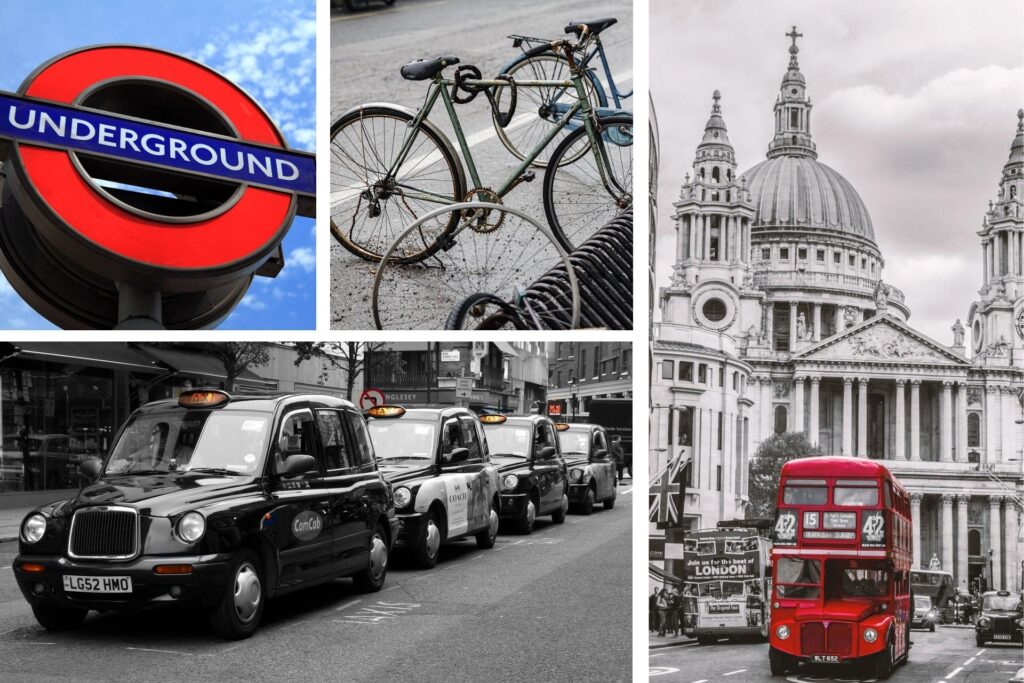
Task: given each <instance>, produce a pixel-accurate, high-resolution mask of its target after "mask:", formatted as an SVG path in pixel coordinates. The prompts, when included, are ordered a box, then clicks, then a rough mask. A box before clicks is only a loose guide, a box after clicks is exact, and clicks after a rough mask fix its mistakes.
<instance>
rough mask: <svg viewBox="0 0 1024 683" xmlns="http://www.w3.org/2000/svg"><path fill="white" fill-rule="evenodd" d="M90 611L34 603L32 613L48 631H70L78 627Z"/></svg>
mask: <svg viewBox="0 0 1024 683" xmlns="http://www.w3.org/2000/svg"><path fill="white" fill-rule="evenodd" d="M88 613H89V610H87V609H75V608H73V607H58V606H56V605H48V604H45V603H38V604H35V605H32V614H34V615H35V617H36V621H38V622H39V625H40V626H42V627H43V628H45V629H46V630H47V631H68V630H70V629H73V628H78V627H79V626H81V625H82V622H83V621H85V615H87V614H88Z"/></svg>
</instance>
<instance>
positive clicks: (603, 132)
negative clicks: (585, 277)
mask: <svg viewBox="0 0 1024 683" xmlns="http://www.w3.org/2000/svg"><path fill="white" fill-rule="evenodd" d="M625 126H628V127H629V133H628V140H629V144H628V145H625V144H619V143H618V142H616V143H615V144H612V145H610V146H609V145H607V143H606V138H607V139H608V140H613V139H617V138H619V139H623V140H624V139H626V134H625V133H622V132H621V131H622V129H623V127H625ZM597 128H598V130H597V133H598V139H599V143H600V144H601V145H602V146H603V147H604V148H605V149H606V151H607V150H610V149H612V148H620V149H621V148H624V147H627V146H628V147H629V148H630V153H629V165H628V171H627V172H625V173H622V174H619V175H622V176H623V178H621V179H619V180H618V182H619V184H620V185H622V186H623V189H624V190H625V193H626V194H625V197H623V200H624V201H626V202H628V204H627V205H626V206H620V205H619V204H618V203H616V201H614V199H613V197H612V196H611V195H610V194H609V193H608V190H607V188H605V187H604V186H603V185H599V186H595V188H592V194H593V196H594V197H596V198H598V199H600V198H601V197H603V198H605V199H607V203H606V204H603V205H602V206H600V208H596V209H594V210H592V211H591V212H590V215H581V216H580V217H579V219H578V221H573V222H577V223H580V224H581V226H582V227H579V228H577V227H573V226H572V225H571V222H570V220H569V218H568V216H567V212H566V211H565V210H563V211H561V212H560V211H559V210H558V204H559V203H560V202H558V201H556V199H555V196H556V190H555V182H556V181H557V180H558V178H559V174H562V177H563V178H564V177H565V176H566V175H567V174H572V173H573V172H574V171H575V170H576V169H573V168H570V166H571V164H567V163H564V162H562V161H561V158H562V157H563V156H567V155H570V154H573V151H572V149H573V145H578V144H580V142H581V138H586V137H587V129H586V127H584V126H580V127H579V128H577V129H576V130H574V131H573V132H572V133H571V134H569V135H567V136H566V137H565V139H564V140H562V142H561V143H560V144H559V145H558V148H557V149H555V152H554V154H552V155H551V161H552V163H549V164H548V167H547V171H546V172H545V174H544V190H543V195H544V213H545V215H546V216H547V219H548V225H549V226H550V227H551V232H552V233H553V234H554V236H555V239H557V240H558V243H559V244H560V245H561V246H562V248H563V249H565V250H566V251H568V252H571V251H573V250H574V249H575V248H576V247H577V246H578V245H579V244H582V243H583V242H584V241H585V240H586V239H587V238H588V237H590V236H591V235H593V234H594V233H595V232H597V230H598V229H599V228H600V227H601V226H602V225H604V224H605V223H607V222H609V221H610V220H611V219H612V218H614V217H615V216H616V215H618V214H619V213H621V212H622V211H625V210H626V209H628V208H630V207H631V206H632V205H633V204H632V200H633V196H632V192H633V172H632V139H633V137H632V128H633V115H632V114H629V113H626V112H622V113H617V114H610V115H605V116H598V117H597ZM617 131H619V132H617ZM582 146H583V148H584V151H585V152H592V151H593V150H592V145H591V144H590V141H589V140H586V142H585V143H584V144H583V145H582ZM593 156H594V155H593V154H586V153H585V154H583V155H582V156H580V157H578V160H577V161H576V162H573V163H575V164H581V165H582V162H587V161H588V160H589V159H591V158H592V157H593ZM607 156H608V157H609V158H610V157H611V154H610V152H608V154H607ZM594 168H595V171H594V173H593V174H588V173H584V174H580V175H585V176H587V177H589V178H591V179H592V180H595V181H599V178H600V176H598V175H597V171H596V166H595V167H594ZM607 170H608V169H606V171H607ZM611 170H612V172H614V171H615V169H611ZM576 184H578V185H583V183H582V182H577V183H576ZM566 194H567V195H572V194H573V193H572V192H566ZM560 214H561V215H560ZM567 228H571V229H567Z"/></svg>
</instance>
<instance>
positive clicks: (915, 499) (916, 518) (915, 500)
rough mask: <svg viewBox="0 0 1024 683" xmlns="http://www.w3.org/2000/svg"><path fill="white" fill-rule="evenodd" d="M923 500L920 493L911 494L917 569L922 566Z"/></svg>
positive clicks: (911, 515) (911, 514) (911, 516)
mask: <svg viewBox="0 0 1024 683" xmlns="http://www.w3.org/2000/svg"><path fill="white" fill-rule="evenodd" d="M921 498H923V495H922V494H920V493H911V494H910V522H911V524H912V525H913V527H914V537H913V542H914V562H913V565H912V566H913V567H914V568H915V569H916V568H918V567H920V566H921Z"/></svg>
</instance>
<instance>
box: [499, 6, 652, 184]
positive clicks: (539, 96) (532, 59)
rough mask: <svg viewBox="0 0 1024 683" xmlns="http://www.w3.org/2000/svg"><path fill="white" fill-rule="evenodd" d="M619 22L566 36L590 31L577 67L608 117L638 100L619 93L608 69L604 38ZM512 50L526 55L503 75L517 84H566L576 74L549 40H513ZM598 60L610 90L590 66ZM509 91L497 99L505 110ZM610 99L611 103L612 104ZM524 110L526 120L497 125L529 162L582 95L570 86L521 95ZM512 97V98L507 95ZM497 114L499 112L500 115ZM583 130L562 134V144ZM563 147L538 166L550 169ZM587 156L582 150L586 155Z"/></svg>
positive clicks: (577, 24) (575, 25) (571, 29)
mask: <svg viewBox="0 0 1024 683" xmlns="http://www.w3.org/2000/svg"><path fill="white" fill-rule="evenodd" d="M617 21H618V20H617V19H615V18H614V17H607V18H605V19H594V20H591V21H573V22H570V23H569V25H568V26H566V27H565V32H566V33H574V34H576V36H577V37H580V32H581V31H582V30H583V28H584V27H586V29H587V30H588V31H589V33H590V36H591V39H590V41H589V42H588V43H584V42H583V41H580V43H579V47H580V48H581V49H580V50H579V54H580V57H578V58H577V59H576V60H575V61H576V64H577V65H578V66H580V67H582V68H583V69H584V70H585V71H584V74H585V78H584V83H585V85H586V88H587V91H588V95H589V97H590V102H591V104H592V105H594V107H595V108H596V109H597V110H598V111H600V112H601V113H602V114H609V115H610V114H617V113H621V112H622V110H623V100H626V99H629V98H630V97H632V96H633V91H632V90H630V91H629V92H623V91H621V90H619V88H618V85H617V84H616V83H615V78H614V77H613V76H612V71H611V67H610V66H609V65H608V57H607V55H606V54H605V51H604V45H603V44H602V43H601V37H600V34H601V32H602V31H604V30H605V29H607V28H608V27H610V26H612V25H614V24H615V23H617ZM509 38H511V39H512V45H513V46H514V47H517V48H519V49H520V50H522V54H520V55H519V56H517V57H516V58H515V59H512V60H510V61H509V62H507V63H506V64H505V65H504V66H503V67H502V68H501V70H500V71H499V73H501V74H503V75H507V76H509V77H511V78H513V79H517V80H530V81H565V80H566V78H567V74H568V73H569V71H570V65H569V62H568V61H567V60H566V58H565V56H564V55H563V54H561V53H559V52H557V51H555V50H553V49H551V45H552V43H553V41H551V40H550V39H547V38H531V37H530V36H521V35H511V36H509ZM595 57H597V58H598V59H599V60H600V62H601V67H602V69H603V71H604V77H605V80H606V81H607V83H608V85H607V88H606V87H605V85H604V83H602V82H601V79H600V78H599V77H598V76H597V73H596V69H595V68H594V67H592V66H589V65H590V63H591V62H592V61H593V60H594V58H595ZM504 90H505V88H502V89H500V91H499V92H498V93H497V94H496V95H495V99H496V100H497V102H498V103H499V104H500V101H501V97H502V96H503V95H504ZM609 94H610V95H611V100H610V101H609ZM518 95H519V104H518V106H519V107H520V111H523V110H524V109H525V110H526V112H527V113H524V114H521V115H520V116H518V117H516V118H515V119H513V120H512V122H511V123H508V124H507V125H505V126H502V125H501V124H500V122H499V121H498V120H497V118H495V119H494V129H495V131H496V132H497V134H498V138H499V139H500V140H501V142H502V144H504V145H505V147H506V148H507V149H508V151H510V152H511V153H512V154H514V155H515V156H516V157H518V158H519V159H525V158H526V156H527V154H529V153H530V152H531V151H533V149H534V148H535V147H536V144H537V142H538V141H540V140H543V139H544V138H545V136H547V135H548V134H549V133H550V132H551V129H552V128H553V127H554V126H555V125H556V124H557V123H558V121H559V119H560V118H561V117H562V115H564V114H565V113H566V112H567V111H569V109H571V108H572V106H573V105H574V104H575V103H576V102H577V101H578V97H577V94H576V92H574V91H573V89H572V88H566V87H564V86H558V87H555V86H551V87H545V88H535V89H531V90H530V91H529V92H524V91H520V92H519V93H518ZM505 96H506V97H507V95H505ZM496 111H497V110H496ZM535 113H536V116H535V115H534V114H535ZM580 125H582V120H578V121H572V122H570V124H569V125H568V126H565V127H564V128H563V129H562V130H561V131H559V132H558V135H557V137H556V138H555V139H556V141H560V140H561V138H563V137H565V136H567V135H568V134H570V133H571V132H572V131H573V130H574V129H576V128H578V127H579V126H580ZM556 147H557V144H556V145H552V146H551V147H549V148H547V149H546V150H545V151H544V152H543V153H541V154H540V155H539V156H538V157H537V158H536V159H534V160H533V163H532V165H533V166H540V167H544V166H547V164H548V161H549V159H550V157H551V154H552V151H553V150H554V149H555V148H556ZM585 151H586V150H585V149H581V150H580V152H579V154H580V155H582V154H583V153H584V152H585ZM573 161H575V158H565V157H563V158H562V160H561V161H560V163H561V164H567V163H572V162H573Z"/></svg>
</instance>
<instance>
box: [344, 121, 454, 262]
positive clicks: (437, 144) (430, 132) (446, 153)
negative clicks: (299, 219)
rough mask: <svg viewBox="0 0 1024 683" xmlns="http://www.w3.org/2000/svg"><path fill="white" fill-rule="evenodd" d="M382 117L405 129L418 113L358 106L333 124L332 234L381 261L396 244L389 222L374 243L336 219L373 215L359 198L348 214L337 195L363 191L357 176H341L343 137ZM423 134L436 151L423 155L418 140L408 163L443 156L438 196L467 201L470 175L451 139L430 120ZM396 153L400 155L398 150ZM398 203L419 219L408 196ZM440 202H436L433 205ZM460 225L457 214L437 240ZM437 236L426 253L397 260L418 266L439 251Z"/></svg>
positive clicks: (353, 249) (362, 254)
mask: <svg viewBox="0 0 1024 683" xmlns="http://www.w3.org/2000/svg"><path fill="white" fill-rule="evenodd" d="M378 118H380V119H387V118H391V119H394V120H396V121H399V122H402V125H403V126H407V124H408V123H409V122H411V121H412V120H413V119H414V118H415V113H414V112H412V111H411V110H407V109H405V108H402V107H392V106H385V105H374V106H368V107H357V108H355V109H351V110H349V111H348V112H346V113H345V114H343V115H342V116H341V117H339V118H338V119H337V120H336V121H335V122H334V123H333V124H331V171H330V172H331V234H332V235H333V236H334V239H336V240H337V241H338V242H340V243H341V245H342V246H343V247H345V249H347V250H348V251H349V252H351V253H352V254H354V255H356V256H358V257H359V258H361V259H364V260H366V261H379V260H380V258H381V256H382V253H383V249H384V248H385V247H386V246H387V245H389V244H391V242H392V241H393V239H394V231H389V228H390V222H389V221H384V222H387V224H388V225H387V227H386V228H385V227H384V226H383V225H382V226H380V230H381V231H382V233H384V234H382V235H381V237H380V238H379V239H375V240H373V241H372V242H371V240H370V239H368V238H367V237H366V236H365V235H363V239H360V238H359V237H358V236H355V235H353V236H352V237H351V238H350V236H349V234H348V232H347V229H346V227H347V226H346V225H344V224H343V225H339V224H338V221H337V220H336V217H339V218H342V219H343V221H344V222H345V223H347V222H348V221H349V219H351V220H352V222H353V224H354V222H355V220H356V219H357V216H354V215H352V214H355V213H357V212H358V211H362V212H365V213H366V214H367V216H369V206H368V205H365V202H363V203H360V202H362V200H361V199H359V200H357V201H356V202H355V204H354V207H355V209H354V211H353V212H352V214H347V213H344V211H343V208H348V207H347V206H345V207H340V203H341V202H342V200H341V199H339V200H337V202H336V200H335V195H336V194H339V195H340V194H342V193H343V192H345V191H348V192H350V193H351V192H355V191H356V190H358V189H359V187H358V186H357V184H354V183H353V181H354V180H356V179H355V178H354V177H349V178H348V179H347V180H343V177H344V176H343V175H342V173H341V171H342V170H343V169H342V167H343V166H344V163H343V162H342V156H341V154H342V152H343V150H341V149H340V148H341V145H342V141H341V140H342V137H343V131H344V130H345V129H346V128H347V127H349V126H350V125H352V124H354V123H357V122H359V123H362V125H363V126H364V128H365V122H366V121H367V120H370V119H378ZM420 134H422V135H423V136H424V139H425V140H428V141H429V143H430V144H431V145H432V146H433V149H430V150H428V151H427V152H426V153H425V154H421V153H419V151H420V148H421V146H422V144H423V143H417V142H415V141H414V142H413V145H414V147H413V149H412V150H411V151H410V153H409V156H410V157H413V158H412V159H411V160H407V161H406V164H409V163H410V161H411V162H413V166H414V167H415V165H417V164H419V163H423V162H422V161H417V159H429V157H430V155H432V154H439V155H440V161H442V162H443V166H442V167H440V168H441V169H446V175H445V177H444V178H440V179H437V180H436V181H434V180H432V181H431V182H432V183H434V182H436V184H437V188H438V193H440V192H443V193H444V196H445V197H448V196H449V195H450V197H451V201H452V203H454V202H458V201H462V199H464V198H465V196H466V176H465V172H464V170H463V168H462V162H461V161H460V159H459V157H458V155H457V154H456V153H455V149H454V147H452V145H451V142H450V141H449V140H448V138H447V137H445V136H444V134H443V133H441V132H440V131H439V130H438V129H436V128H435V127H434V126H433V124H430V123H429V122H427V121H424V122H423V124H422V125H421V126H420V129H419V131H418V132H417V135H420ZM346 139H347V140H350V138H347V136H346ZM395 151H396V153H397V150H395ZM377 156H378V159H380V157H379V155H377ZM348 158H349V159H350V160H351V161H356V160H355V159H354V158H353V157H351V156H350V155H349V156H348ZM433 166H434V162H431V163H430V164H429V165H428V168H431V167H433ZM449 178H450V180H449ZM449 183H450V188H449ZM442 188H443V189H442ZM364 189H365V190H369V186H368V185H367V186H366V187H365V188H364ZM396 201H402V202H403V203H404V207H402V206H399V213H401V212H402V211H403V208H404V209H405V211H406V212H407V213H409V214H410V215H411V216H412V217H413V218H414V219H415V218H417V216H416V214H415V212H413V211H412V209H411V208H409V202H408V200H407V199H406V198H405V197H404V195H403V196H400V197H399V198H398V200H396ZM413 201H416V200H413ZM351 203H352V202H351V201H350V202H348V204H351ZM436 203H437V202H436V201H435V202H433V204H436ZM339 209H342V213H343V215H342V216H339V215H338V213H337V211H338V210H339ZM423 210H424V211H426V212H429V210H430V209H429V207H428V208H425V209H423ZM406 220H407V219H402V223H400V225H404V224H405V222H406ZM457 224H458V216H455V215H453V216H452V218H451V219H450V220H449V222H448V224H447V225H445V226H444V227H443V229H441V230H439V231H437V235H436V237H439V236H440V235H442V234H447V233H449V232H451V231H452V230H454V229H455V226H456V225H457ZM365 232H366V231H361V234H362V233H365ZM370 234H371V235H372V234H374V231H373V230H372V229H371V230H370ZM436 237H435V239H433V240H431V241H430V243H429V244H426V245H424V248H423V249H422V250H420V251H417V252H413V253H407V254H404V255H402V256H398V257H397V258H398V259H399V261H401V262H403V263H414V262H416V261H421V260H423V259H425V258H427V257H428V256H430V255H431V254H433V253H434V252H435V251H437V249H438V242H437V239H436Z"/></svg>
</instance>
